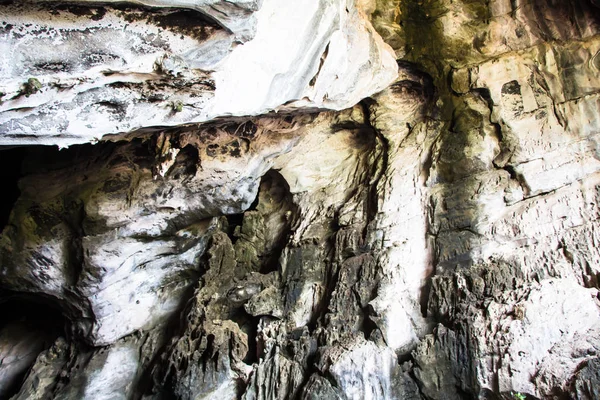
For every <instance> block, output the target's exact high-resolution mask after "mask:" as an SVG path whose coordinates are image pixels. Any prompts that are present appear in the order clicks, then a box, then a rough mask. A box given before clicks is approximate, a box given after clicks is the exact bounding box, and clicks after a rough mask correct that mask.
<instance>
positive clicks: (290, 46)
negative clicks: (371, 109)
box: [0, 0, 397, 146]
mask: <svg viewBox="0 0 600 400" xmlns="http://www.w3.org/2000/svg"><path fill="white" fill-rule="evenodd" d="M84 3H85V2H84ZM108 3H109V4H108V5H109V6H110V4H111V3H112V2H108ZM140 3H144V4H150V5H155V6H156V8H153V9H150V10H145V9H135V8H134V9H118V8H117V9H115V8H111V7H106V8H105V7H102V8H98V7H95V8H89V9H88V8H84V9H83V11H82V10H81V9H73V8H69V7H66V8H61V9H53V8H51V6H49V5H48V4H47V3H45V2H41V3H37V2H36V3H35V4H21V3H19V4H13V5H8V6H3V7H2V9H1V10H0V23H2V25H1V26H2V30H1V31H0V54H1V56H0V92H1V93H2V94H3V96H2V97H1V98H0V144H27V143H45V144H52V143H54V144H59V145H61V146H67V145H69V144H72V143H82V142H89V141H94V140H96V139H99V138H101V137H102V136H104V135H109V134H114V133H125V132H130V131H134V130H138V129H141V128H148V127H155V126H173V125H180V124H185V123H190V122H205V121H210V120H213V119H215V118H217V117H222V116H244V115H257V114H263V113H267V112H271V111H277V110H280V109H285V110H304V109H315V108H329V109H336V110H339V109H344V108H347V107H350V106H352V105H354V104H356V103H357V102H358V101H360V100H361V99H362V98H364V97H366V96H369V95H371V94H373V93H376V92H378V91H380V90H382V89H383V88H385V87H386V86H387V85H388V84H389V83H391V82H392V81H393V80H394V79H395V77H396V73H397V66H396V62H395V59H394V55H393V52H392V51H391V49H390V48H389V46H387V45H386V44H385V43H384V42H383V41H382V40H381V38H380V37H379V35H377V33H376V32H375V31H374V29H373V28H372V26H371V25H370V22H369V21H368V19H367V17H366V15H365V14H364V12H363V11H362V10H361V9H359V8H357V7H356V6H355V4H354V2H353V1H350V0H320V1H313V0H301V1H294V2H286V3H281V2H279V1H276V0H266V1H264V2H262V6H261V7H259V5H260V4H259V2H254V1H241V2H233V3H232V2H229V1H219V2H214V1H211V2H208V1H207V2H200V3H195V4H196V5H195V6H193V7H192V6H191V5H190V3H189V2H184V3H186V4H185V8H184V9H182V10H179V11H178V10H173V9H172V8H168V9H165V8H164V6H165V5H166V4H167V3H165V2H161V1H157V2H148V3H146V2H140ZM237 3H240V4H237ZM94 4H95V5H102V4H101V3H98V2H94ZM169 4H171V3H169ZM171 5H172V6H177V5H182V4H181V2H180V3H177V2H175V3H172V4H171ZM238 5H239V6H240V7H238ZM190 7H191V8H190ZM195 9H198V10H200V11H202V12H204V13H208V14H210V15H213V14H215V13H216V14H219V15H222V16H223V17H222V18H221V17H218V18H217V19H218V21H221V25H224V26H230V24H234V25H235V23H238V22H239V23H240V24H242V25H243V24H246V22H247V21H246V19H247V18H246V17H247V15H246V14H247V13H246V11H248V12H250V11H251V12H252V13H251V16H250V17H248V18H251V19H254V18H255V19H256V21H257V22H256V34H255V35H252V38H251V40H249V41H247V42H245V43H244V44H237V45H236V43H235V41H236V37H235V35H234V34H231V33H229V32H228V31H227V30H226V29H222V28H221V27H220V26H219V25H215V24H214V23H213V24H212V25H211V23H209V22H205V21H202V19H201V18H198V17H196V19H197V21H198V22H197V26H196V25H194V22H193V21H194V14H193V12H195V11H193V10H195ZM206 9H209V10H210V11H206ZM86 10H87V11H86ZM240 10H241V11H240ZM242 11H243V12H242ZM238 12H242V16H241V17H240V16H238V14H237V13H238ZM82 13H83V14H84V15H81V14H82ZM230 13H231V14H230ZM239 18H241V19H242V20H241V21H240V20H238V19H239ZM223 19H224V20H226V21H228V22H222V20H223ZM181 21H185V22H184V23H181ZM231 30H235V29H233V28H232V29H231Z"/></svg>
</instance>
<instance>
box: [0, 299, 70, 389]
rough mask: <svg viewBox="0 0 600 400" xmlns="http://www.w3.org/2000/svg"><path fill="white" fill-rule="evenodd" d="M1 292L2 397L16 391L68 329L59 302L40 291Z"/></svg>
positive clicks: (0, 353)
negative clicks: (53, 300) (40, 358)
mask: <svg viewBox="0 0 600 400" xmlns="http://www.w3.org/2000/svg"><path fill="white" fill-rule="evenodd" d="M4 296H6V293H0V360H3V362H2V363H1V364H0V376H2V380H1V381H0V399H8V398H10V397H11V396H13V395H15V394H16V393H17V392H18V391H19V389H20V387H21V385H22V383H23V380H24V378H25V376H26V375H27V372H28V371H29V369H30V368H31V366H32V365H33V363H34V362H35V360H36V358H37V356H38V355H39V354H40V353H41V352H42V351H44V350H46V349H48V348H49V347H50V346H52V344H53V343H54V341H55V340H56V339H57V338H58V337H59V336H63V335H64V334H65V332H66V329H65V328H66V323H67V321H66V320H65V318H64V316H63V314H62V312H61V311H60V309H59V308H58V306H57V305H56V304H54V303H53V302H52V301H50V300H48V299H44V298H43V297H41V296H36V295H18V296H17V295H10V296H6V297H4Z"/></svg>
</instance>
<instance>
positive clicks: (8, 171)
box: [0, 147, 26, 232]
mask: <svg viewBox="0 0 600 400" xmlns="http://www.w3.org/2000/svg"><path fill="white" fill-rule="evenodd" d="M25 155H26V148H24V147H9V148H2V147H0V179H1V180H2V184H3V185H2V186H3V190H2V193H3V195H2V196H0V232H2V230H3V229H4V227H5V226H6V224H7V223H8V220H9V217H10V212H11V211H12V208H13V206H14V205H15V202H16V201H17V199H18V198H19V195H20V194H21V192H20V190H19V178H21V176H22V170H21V164H22V163H23V159H24V158H25Z"/></svg>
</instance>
